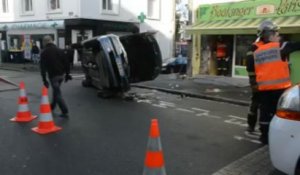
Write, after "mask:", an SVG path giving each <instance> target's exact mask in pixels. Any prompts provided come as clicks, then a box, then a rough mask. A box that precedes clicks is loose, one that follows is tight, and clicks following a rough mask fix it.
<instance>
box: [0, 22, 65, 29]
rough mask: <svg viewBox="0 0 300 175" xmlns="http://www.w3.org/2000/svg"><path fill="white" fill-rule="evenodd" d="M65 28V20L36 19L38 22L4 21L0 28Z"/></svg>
mask: <svg viewBox="0 0 300 175" xmlns="http://www.w3.org/2000/svg"><path fill="white" fill-rule="evenodd" d="M49 28H52V29H63V28H64V21H63V20H56V21H36V22H19V23H2V24H0V30H9V29H49Z"/></svg>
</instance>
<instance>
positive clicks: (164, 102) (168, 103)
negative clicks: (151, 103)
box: [159, 101, 175, 107]
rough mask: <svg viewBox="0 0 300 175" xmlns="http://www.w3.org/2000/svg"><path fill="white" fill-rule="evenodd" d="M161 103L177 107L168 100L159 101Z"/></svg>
mask: <svg viewBox="0 0 300 175" xmlns="http://www.w3.org/2000/svg"><path fill="white" fill-rule="evenodd" d="M159 103H160V104H162V105H165V106H169V107H175V104H174V103H170V102H166V101H159Z"/></svg>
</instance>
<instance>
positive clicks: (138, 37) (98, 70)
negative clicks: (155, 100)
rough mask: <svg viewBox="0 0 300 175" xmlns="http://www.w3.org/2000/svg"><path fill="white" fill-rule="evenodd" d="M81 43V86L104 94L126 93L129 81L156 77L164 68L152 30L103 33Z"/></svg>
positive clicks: (134, 81) (140, 80)
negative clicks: (82, 76) (117, 33)
mask: <svg viewBox="0 0 300 175" xmlns="http://www.w3.org/2000/svg"><path fill="white" fill-rule="evenodd" d="M81 45H82V51H81V53H80V57H81V63H82V68H83V70H84V73H85V80H83V82H82V85H83V86H84V87H90V86H93V87H96V88H97V89H99V92H98V95H99V96H101V97H111V96H114V95H117V94H124V93H126V92H128V91H129V90H130V83H137V82H142V81H149V80H153V79H155V78H156V77H157V76H158V75H159V73H160V71H161V65H162V58H161V52H160V49H159V46H158V43H157V42H156V40H155V38H154V36H153V35H152V34H151V33H141V34H133V35H126V36H120V37H119V36H116V35H112V34H110V35H103V36H98V37H94V38H92V39H89V40H86V41H83V42H82V44H81Z"/></svg>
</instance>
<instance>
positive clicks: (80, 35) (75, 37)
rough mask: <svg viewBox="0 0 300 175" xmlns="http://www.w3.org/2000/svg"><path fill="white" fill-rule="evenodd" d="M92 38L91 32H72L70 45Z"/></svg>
mask: <svg viewBox="0 0 300 175" xmlns="http://www.w3.org/2000/svg"><path fill="white" fill-rule="evenodd" d="M92 37H93V31H92V30H72V43H73V44H74V43H80V42H81V41H84V40H86V39H90V38H92Z"/></svg>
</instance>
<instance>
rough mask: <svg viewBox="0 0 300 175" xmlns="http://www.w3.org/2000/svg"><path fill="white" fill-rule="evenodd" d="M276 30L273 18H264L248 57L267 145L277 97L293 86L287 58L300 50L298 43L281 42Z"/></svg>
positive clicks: (263, 135)
mask: <svg viewBox="0 0 300 175" xmlns="http://www.w3.org/2000/svg"><path fill="white" fill-rule="evenodd" d="M278 30H279V27H278V26H277V25H275V24H274V23H273V22H272V21H269V20H266V21H263V22H262V23H261V24H260V26H259V27H258V37H259V38H258V39H257V41H256V42H255V43H253V45H252V46H251V47H252V48H251V50H250V52H248V59H247V60H248V61H247V70H248V72H250V73H251V72H252V73H253V74H252V75H251V76H250V75H249V77H250V84H251V85H252V86H253V87H255V89H256V90H257V91H258V92H259V103H260V106H259V108H260V120H259V124H260V131H261V137H260V140H261V142H262V143H263V144H268V132H269V123H270V121H271V119H272V117H273V115H274V114H275V112H276V107H277V103H278V100H279V97H280V96H281V94H282V93H283V92H284V90H286V89H287V88H289V87H291V85H292V83H291V80H290V72H289V65H288V61H287V57H288V55H289V54H290V53H291V52H294V51H296V50H300V43H291V42H283V43H282V42H280V37H279V33H278ZM250 120H251V119H250Z"/></svg>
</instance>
